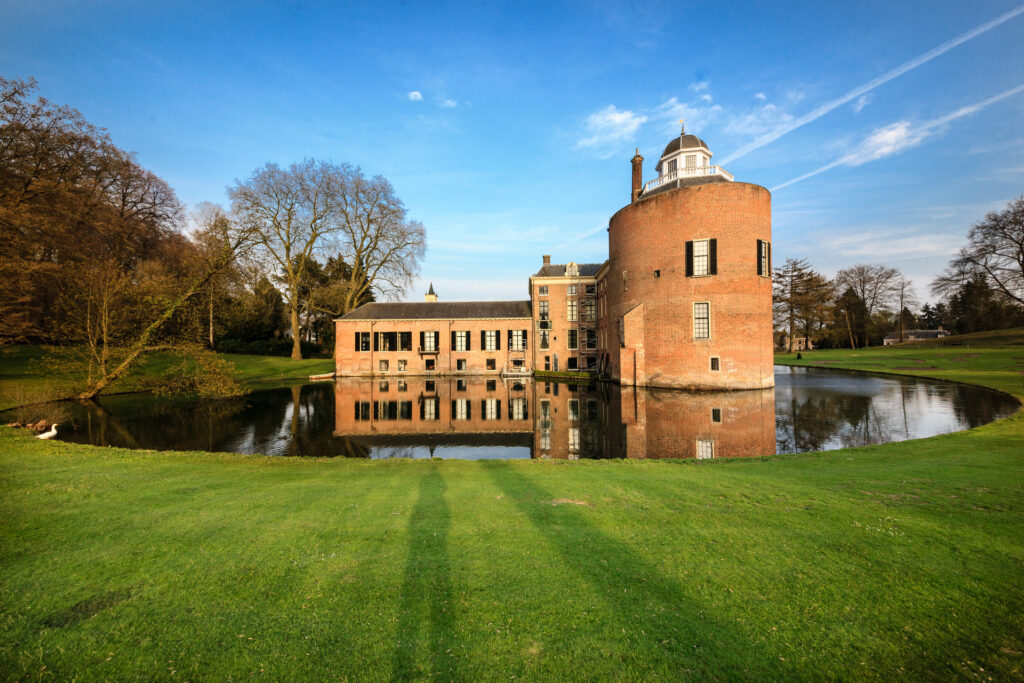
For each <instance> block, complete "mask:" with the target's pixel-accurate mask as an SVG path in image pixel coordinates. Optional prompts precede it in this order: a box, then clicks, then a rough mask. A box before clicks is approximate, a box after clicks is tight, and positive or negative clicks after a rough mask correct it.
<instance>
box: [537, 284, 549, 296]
mask: <svg viewBox="0 0 1024 683" xmlns="http://www.w3.org/2000/svg"><path fill="white" fill-rule="evenodd" d="M547 295H548V286H547V285H540V286H539V287H537V296H547Z"/></svg>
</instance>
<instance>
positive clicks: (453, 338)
mask: <svg viewBox="0 0 1024 683" xmlns="http://www.w3.org/2000/svg"><path fill="white" fill-rule="evenodd" d="M454 350H455V333H454V332H452V351H454Z"/></svg>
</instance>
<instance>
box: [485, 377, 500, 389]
mask: <svg viewBox="0 0 1024 683" xmlns="http://www.w3.org/2000/svg"><path fill="white" fill-rule="evenodd" d="M497 388H498V383H497V381H495V380H493V379H489V380H487V391H494V390H495V389H497Z"/></svg>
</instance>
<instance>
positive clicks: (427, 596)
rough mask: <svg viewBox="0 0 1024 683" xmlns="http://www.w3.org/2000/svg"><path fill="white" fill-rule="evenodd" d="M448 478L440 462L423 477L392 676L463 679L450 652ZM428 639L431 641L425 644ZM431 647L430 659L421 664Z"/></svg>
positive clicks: (452, 627) (414, 514) (411, 526)
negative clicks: (422, 654) (421, 657)
mask: <svg viewBox="0 0 1024 683" xmlns="http://www.w3.org/2000/svg"><path fill="white" fill-rule="evenodd" d="M445 489H446V487H445V482H444V478H443V477H442V476H441V473H440V472H439V471H438V469H437V466H436V465H430V471H429V472H427V473H425V474H424V475H423V476H422V477H421V478H420V493H419V498H418V499H417V501H416V506H415V507H414V508H413V510H412V515H411V516H410V518H409V559H408V560H407V562H406V565H405V578H404V579H403V581H402V589H401V591H402V592H401V595H400V596H399V607H398V610H399V616H398V633H397V636H396V643H395V651H394V655H393V657H392V665H391V679H392V680H409V679H420V678H431V677H434V676H442V677H443V678H446V679H457V678H459V673H458V667H457V660H456V659H455V657H453V656H451V655H450V651H451V650H452V647H453V646H452V644H451V643H452V642H453V640H452V639H453V638H454V631H455V621H454V616H453V612H452V610H453V608H454V606H453V600H452V579H451V566H450V563H449V560H448V532H449V530H450V528H451V513H450V511H449V510H448V504H447V503H446V502H445V500H444V493H445ZM425 640H426V642H424V641H425ZM421 645H425V646H426V647H425V650H426V655H427V656H428V657H429V662H418V661H417V659H418V657H417V653H418V652H419V651H420V650H421V649H423V648H421Z"/></svg>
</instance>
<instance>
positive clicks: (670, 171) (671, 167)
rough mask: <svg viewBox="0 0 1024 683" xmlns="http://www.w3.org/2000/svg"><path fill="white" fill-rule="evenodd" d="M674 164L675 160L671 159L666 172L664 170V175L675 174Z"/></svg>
mask: <svg viewBox="0 0 1024 683" xmlns="http://www.w3.org/2000/svg"><path fill="white" fill-rule="evenodd" d="M676 163H677V162H676V160H675V159H672V160H671V161H670V162H668V170H666V171H665V172H666V173H675V172H676Z"/></svg>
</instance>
